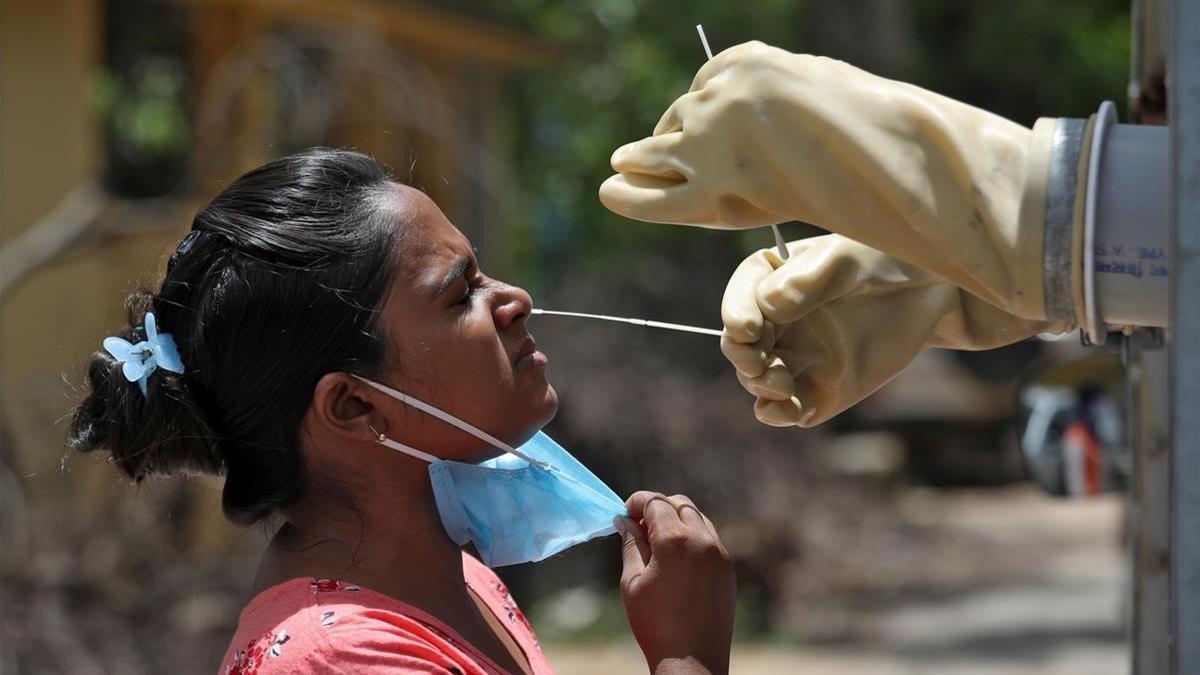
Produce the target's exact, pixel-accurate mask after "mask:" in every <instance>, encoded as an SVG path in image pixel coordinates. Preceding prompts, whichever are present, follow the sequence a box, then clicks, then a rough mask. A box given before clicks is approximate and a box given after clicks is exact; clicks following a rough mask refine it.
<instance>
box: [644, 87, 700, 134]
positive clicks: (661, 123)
mask: <svg viewBox="0 0 1200 675" xmlns="http://www.w3.org/2000/svg"><path fill="white" fill-rule="evenodd" d="M698 97H699V94H697V93H694V92H688V93H686V94H684V95H683V96H680V97H679V98H677V99H675V102H674V103H672V104H671V105H670V107H668V108H667V110H666V112H664V113H663V115H662V117H661V118H659V120H658V124H655V125H654V135H655V136H659V135H662V134H669V133H672V132H676V131H683V123H684V118H685V117H686V116H687V110H688V109H689V108H690V107H691V105H692V102H693V101H695V100H696V99H697V98H698Z"/></svg>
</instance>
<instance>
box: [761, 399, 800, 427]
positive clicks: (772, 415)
mask: <svg viewBox="0 0 1200 675" xmlns="http://www.w3.org/2000/svg"><path fill="white" fill-rule="evenodd" d="M802 408H803V406H802V405H801V404H800V399H798V398H796V397H795V396H793V397H791V398H789V399H788V400H786V401H771V400H767V399H762V398H760V399H758V400H757V401H755V402H754V416H755V417H756V418H757V419H758V421H759V422H762V423H763V424H765V425H767V426H771V427H793V426H797V425H799V424H800V421H801V419H803V411H802Z"/></svg>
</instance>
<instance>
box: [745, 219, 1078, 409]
mask: <svg viewBox="0 0 1200 675" xmlns="http://www.w3.org/2000/svg"><path fill="white" fill-rule="evenodd" d="M788 250H789V253H790V254H791V257H790V258H789V259H788V260H787V261H786V262H784V261H782V260H780V258H779V254H778V252H777V251H776V250H775V249H774V248H769V249H763V250H761V251H758V252H757V253H754V254H752V255H751V256H750V257H748V258H746V260H745V261H743V262H742V264H741V265H740V266H739V267H738V268H737V270H736V271H735V272H734V273H733V276H732V277H731V278H730V280H729V285H728V286H727V287H726V289H725V297H724V299H723V300H722V302H721V318H722V320H723V321H724V323H725V336H724V337H722V339H721V351H722V352H724V354H725V356H726V358H728V359H729V361H730V362H731V363H733V365H734V367H735V368H736V369H737V375H738V380H739V381H740V382H741V383H742V386H743V387H745V388H746V390H747V391H749V392H750V393H751V394H754V395H755V396H756V397H757V399H758V401H757V402H756V404H755V406H754V413H755V416H757V417H758V419H759V421H761V422H763V423H764V424H769V425H772V426H792V425H797V426H802V427H810V426H815V425H817V424H820V423H821V422H824V421H825V420H828V419H829V418H831V417H833V416H834V415H837V414H838V413H840V412H842V411H843V410H845V409H846V408H849V407H850V406H852V405H854V404H855V403H857V402H859V401H861V400H862V399H864V398H866V397H867V396H869V395H870V394H871V393H872V392H874V391H875V390H876V389H878V388H879V387H881V386H883V385H884V384H885V383H887V381H888V380H890V379H891V378H892V377H893V376H895V375H896V374H897V373H899V372H900V371H901V370H903V369H904V367H905V366H907V365H908V364H909V362H911V361H912V360H913V359H914V358H916V356H917V355H918V354H920V353H921V352H922V351H924V350H925V348H927V347H948V348H952V349H992V348H995V347H1000V346H1003V345H1007V344H1011V343H1013V342H1017V341H1019V340H1022V339H1024V338H1027V337H1029V336H1031V335H1034V334H1035V333H1038V332H1042V331H1061V330H1065V327H1064V326H1060V325H1052V324H1048V323H1046V322H1040V321H1029V320H1025V319H1021V318H1018V317H1015V316H1013V315H1011V314H1008V313H1006V312H1004V311H1002V310H1000V309H997V308H996V307H993V306H992V305H990V304H988V303H986V302H984V301H982V300H980V299H979V298H976V297H975V296H973V295H971V294H970V293H967V292H965V291H964V290H962V289H961V288H958V287H957V286H955V285H953V284H951V283H948V282H946V281H945V280H943V279H941V278H938V277H936V276H934V275H932V274H930V273H928V272H926V271H924V270H922V269H920V268H919V267H916V266H914V265H910V264H908V263H905V262H902V261H900V260H897V259H896V258H893V257H891V256H888V255H885V254H883V253H881V252H879V251H877V250H875V249H873V248H870V247H867V246H864V245H862V244H859V243H857V242H855V241H852V240H850V239H847V238H845V237H841V236H838V235H826V236H822V237H813V238H811V239H804V240H801V241H796V242H792V243H791V244H789V248H788Z"/></svg>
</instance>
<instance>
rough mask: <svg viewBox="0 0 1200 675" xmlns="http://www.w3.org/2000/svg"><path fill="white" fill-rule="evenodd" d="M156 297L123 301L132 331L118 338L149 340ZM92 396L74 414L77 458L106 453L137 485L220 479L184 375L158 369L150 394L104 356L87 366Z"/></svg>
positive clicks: (213, 443) (214, 450) (210, 439)
mask: <svg viewBox="0 0 1200 675" xmlns="http://www.w3.org/2000/svg"><path fill="white" fill-rule="evenodd" d="M154 300H155V296H154V295H153V294H152V293H149V292H147V291H145V290H139V291H135V292H134V293H132V294H130V295H129V297H128V298H127V299H126V301H125V306H126V310H127V311H128V314H129V326H128V327H127V328H126V329H125V330H123V331H122V332H121V334H120V335H118V336H117V337H120V338H122V339H125V340H128V341H129V342H132V343H137V342H140V341H141V340H144V339H145V334H144V332H143V330H139V329H138V328H136V327H135V326H141V325H142V323H143V321H144V319H143V317H145V315H146V312H148V311H150V310H151V309H152V307H153V305H154ZM87 381H88V385H89V388H90V392H89V393H88V395H87V397H86V398H84V400H83V401H82V402H81V403H80V404H79V406H78V407H77V408H76V409H75V413H74V417H73V420H72V423H71V431H70V438H69V441H68V442H69V444H70V446H71V448H72V449H74V450H76V451H79V452H91V451H93V450H107V451H108V452H110V453H111V454H112V458H113V461H114V462H115V463H116V464H117V466H118V467H119V468H120V470H121V472H122V473H124V474H125V475H127V476H129V477H130V478H132V479H134V480H141V479H142V478H143V477H145V476H147V475H150V474H163V475H169V474H175V473H181V472H191V473H194V472H200V473H213V474H216V473H220V472H221V471H222V468H223V464H224V463H223V462H222V460H221V458H220V451H219V448H218V447H217V439H216V436H215V435H214V434H213V433H212V431H211V429H210V427H209V425H208V423H207V422H206V421H205V420H204V418H203V415H202V414H201V413H200V411H199V407H198V406H197V405H195V403H194V401H193V400H192V398H191V396H190V394H189V392H188V390H187V386H186V382H185V381H184V378H183V376H182V375H177V374H175V373H172V372H170V371H167V370H165V369H162V368H158V369H156V370H155V371H154V373H153V374H152V375H151V376H150V380H149V388H148V393H147V394H146V395H143V394H142V392H141V390H140V389H139V387H138V383H137V382H130V381H129V380H128V379H126V378H125V376H124V374H123V373H122V364H121V362H120V361H118V360H117V359H115V358H113V356H112V355H111V354H109V353H108V352H106V351H104V350H100V351H98V352H96V353H94V354H92V357H91V359H90V361H89V363H88V368H87Z"/></svg>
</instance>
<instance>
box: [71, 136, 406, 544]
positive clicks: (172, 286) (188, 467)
mask: <svg viewBox="0 0 1200 675" xmlns="http://www.w3.org/2000/svg"><path fill="white" fill-rule="evenodd" d="M392 181H393V179H392V178H391V176H390V175H388V173H387V172H386V171H385V170H384V169H383V168H382V167H381V166H380V165H379V164H378V163H377V162H376V161H375V160H373V159H371V158H370V157H367V156H365V155H362V154H359V153H356V152H348V151H341V150H330V149H325V148H317V149H313V150H309V151H306V152H303V153H300V154H296V155H291V156H289V157H284V158H282V159H277V160H275V161H272V162H270V163H268V164H265V165H263V166H261V167H259V168H257V169H255V170H253V171H251V172H249V173H247V174H246V175H244V176H242V177H241V178H238V179H237V180H236V181H234V183H233V184H232V185H230V186H229V187H228V188H226V189H225V190H224V191H223V192H222V193H221V194H220V195H218V196H217V198H216V199H214V200H213V201H212V203H211V204H209V205H208V206H207V207H205V208H204V210H202V211H201V212H200V213H199V215H197V216H196V219H195V220H194V221H193V223H192V231H191V233H189V234H188V235H187V237H186V238H185V239H184V241H183V243H182V244H180V246H179V248H178V249H177V250H176V252H175V254H174V255H172V256H171V259H170V261H169V262H168V264H167V273H166V277H165V278H164V279H163V282H162V287H161V289H160V290H159V291H158V292H157V293H152V292H148V291H137V292H135V293H133V294H132V295H130V296H129V298H128V300H127V301H126V309H127V311H128V315H129V317H128V321H129V327H127V328H126V329H125V330H124V331H122V332H121V333H120V336H121V337H123V338H125V339H127V340H129V341H130V342H133V343H137V342H139V341H141V340H144V339H145V331H144V328H143V326H142V323H143V320H144V317H145V314H146V312H147V311H153V312H154V314H155V318H156V320H157V324H158V331H159V333H160V334H161V333H170V334H172V335H173V336H174V339H175V342H176V344H177V345H178V348H179V353H180V355H181V357H182V360H183V363H184V366H185V372H184V374H182V375H176V374H175V373H172V372H169V371H166V370H164V369H162V368H158V369H156V370H155V371H154V372H153V374H152V375H151V376H150V378H149V389H148V392H147V394H146V395H145V396H143V395H142V392H141V391H140V390H139V388H138V385H137V383H135V382H129V381H128V380H126V379H125V377H124V376H123V375H122V372H121V364H120V363H119V362H118V361H116V360H115V359H114V358H113V357H112V356H111V355H109V354H108V353H107V352H105V351H98V352H96V353H95V354H94V355H92V358H91V362H90V364H89V366H88V373H87V377H88V384H89V385H90V387H91V391H90V392H89V393H88V395H87V397H86V398H85V399H84V400H83V402H82V403H81V404H80V405H79V407H78V408H77V409H76V411H75V415H74V420H73V422H72V425H71V433H70V445H71V447H72V448H74V449H75V450H78V451H81V452H88V451H91V450H107V451H109V452H110V453H112V457H113V460H114V461H115V462H116V464H117V466H118V467H119V468H120V469H121V471H122V472H124V473H125V474H126V475H128V476H129V477H131V478H133V479H134V480H135V481H140V480H141V479H142V478H143V477H144V476H146V475H148V474H171V473H176V472H205V473H222V472H223V473H224V474H225V476H226V478H225V489H224V496H223V500H222V503H223V507H224V511H225V514H226V516H227V517H228V518H229V519H230V520H232V521H234V522H236V523H241V524H251V523H254V522H257V521H259V520H260V519H262V518H264V517H266V516H269V515H271V514H272V513H273V512H275V511H276V510H277V509H279V508H281V507H284V506H286V505H288V504H289V503H291V502H293V501H294V500H295V499H296V498H297V497H298V496H299V494H300V493H301V486H302V485H303V484H304V471H303V461H302V458H301V453H300V439H299V435H300V425H301V422H302V421H303V418H304V415H305V411H306V410H307V409H308V406H309V403H310V402H311V400H312V393H313V389H314V387H315V386H316V384H317V381H318V380H319V379H320V378H321V376H323V375H325V374H326V373H329V372H335V371H344V372H349V373H354V374H358V375H363V376H367V377H369V376H373V375H375V374H376V373H375V371H376V370H378V369H379V367H380V366H381V364H382V363H383V359H384V357H385V347H384V345H385V342H384V341H381V340H380V339H379V338H378V337H377V336H376V331H375V325H376V321H375V317H376V315H377V310H378V308H379V306H380V305H381V304H382V302H383V300H384V299H385V297H386V294H387V289H388V286H389V285H390V282H391V280H392V278H393V276H394V272H395V270H394V269H393V268H394V264H395V263H394V260H395V257H394V255H393V254H392V253H393V251H394V250H395V247H396V245H397V242H398V240H399V237H400V233H399V232H398V229H397V228H398V225H397V223H395V222H394V219H393V218H392V217H390V216H389V215H388V210H387V209H385V208H383V203H384V201H383V200H384V196H385V194H386V192H387V191H388V189H389V187H390V184H391V182H392Z"/></svg>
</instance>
